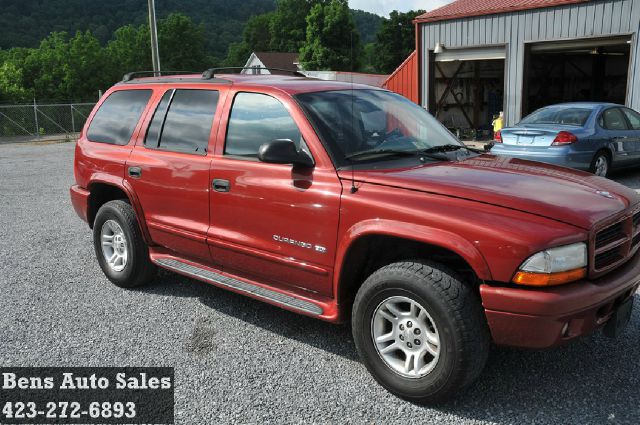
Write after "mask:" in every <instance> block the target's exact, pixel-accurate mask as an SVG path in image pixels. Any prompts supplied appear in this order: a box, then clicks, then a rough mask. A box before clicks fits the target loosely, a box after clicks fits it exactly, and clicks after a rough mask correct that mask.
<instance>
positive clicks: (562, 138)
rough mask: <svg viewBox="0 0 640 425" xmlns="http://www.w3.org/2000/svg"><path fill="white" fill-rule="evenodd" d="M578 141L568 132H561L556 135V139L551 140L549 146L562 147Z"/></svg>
mask: <svg viewBox="0 0 640 425" xmlns="http://www.w3.org/2000/svg"><path fill="white" fill-rule="evenodd" d="M577 141H578V138H577V137H576V135H575V134H573V133H569V132H568V131H561V132H560V133H558V134H557V135H556V138H555V139H553V143H551V146H564V145H570V144H572V143H575V142H577Z"/></svg>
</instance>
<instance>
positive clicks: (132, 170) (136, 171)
mask: <svg viewBox="0 0 640 425" xmlns="http://www.w3.org/2000/svg"><path fill="white" fill-rule="evenodd" d="M128 172H129V177H133V178H134V179H139V178H140V177H142V168H140V167H129V170H128Z"/></svg>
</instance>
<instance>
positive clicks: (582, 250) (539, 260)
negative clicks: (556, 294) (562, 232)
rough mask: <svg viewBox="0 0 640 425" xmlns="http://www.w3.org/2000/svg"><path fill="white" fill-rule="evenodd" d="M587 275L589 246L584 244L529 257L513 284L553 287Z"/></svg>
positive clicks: (548, 250) (576, 244)
mask: <svg viewBox="0 0 640 425" xmlns="http://www.w3.org/2000/svg"><path fill="white" fill-rule="evenodd" d="M586 275H587V245H586V244H585V243H584V242H579V243H575V244H572V245H566V246H561V247H558V248H551V249H546V250H544V251H541V252H538V253H537V254H534V255H532V256H531V257H529V258H528V259H527V260H526V261H525V262H524V263H522V265H521V266H520V269H519V270H518V272H517V273H516V274H515V276H514V277H513V283H517V284H519V285H531V286H553V285H562V284H563V283H569V282H573V281H574V280H578V279H582V278H583V277H585V276H586Z"/></svg>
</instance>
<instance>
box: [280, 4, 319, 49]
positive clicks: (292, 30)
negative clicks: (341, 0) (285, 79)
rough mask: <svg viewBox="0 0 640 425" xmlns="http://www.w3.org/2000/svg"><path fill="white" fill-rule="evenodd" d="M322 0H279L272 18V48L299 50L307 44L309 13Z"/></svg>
mask: <svg viewBox="0 0 640 425" xmlns="http://www.w3.org/2000/svg"><path fill="white" fill-rule="evenodd" d="M319 3H321V0H278V2H277V8H276V11H275V13H274V15H273V18H272V19H271V50H273V51H275V52H289V53H294V52H298V51H299V50H300V48H302V46H303V45H304V44H305V40H306V37H307V35H306V28H307V15H309V13H310V12H311V9H312V7H313V6H315V5H317V4H319Z"/></svg>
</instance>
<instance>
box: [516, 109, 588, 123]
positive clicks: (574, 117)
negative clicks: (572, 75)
mask: <svg viewBox="0 0 640 425" xmlns="http://www.w3.org/2000/svg"><path fill="white" fill-rule="evenodd" d="M590 115H591V109H587V108H575V107H571V108H558V107H551V108H542V109H538V110H537V111H535V112H533V113H532V114H531V115H528V116H527V117H525V118H524V119H523V120H522V121H520V124H564V125H575V126H578V127H582V126H584V123H586V122H587V119H589V116H590Z"/></svg>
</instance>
